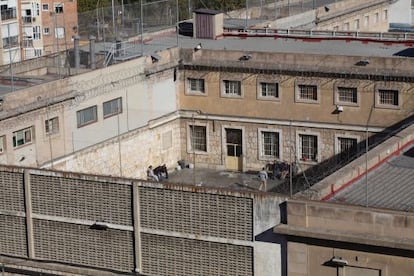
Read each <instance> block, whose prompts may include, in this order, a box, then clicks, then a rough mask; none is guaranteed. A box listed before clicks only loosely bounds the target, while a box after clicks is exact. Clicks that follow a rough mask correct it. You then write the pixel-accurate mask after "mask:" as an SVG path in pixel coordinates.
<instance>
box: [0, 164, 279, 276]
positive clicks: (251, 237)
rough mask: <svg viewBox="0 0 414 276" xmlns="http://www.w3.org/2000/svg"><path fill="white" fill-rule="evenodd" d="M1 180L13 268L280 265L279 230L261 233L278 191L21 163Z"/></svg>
mask: <svg viewBox="0 0 414 276" xmlns="http://www.w3.org/2000/svg"><path fill="white" fill-rule="evenodd" d="M0 188H1V190H2V191H3V192H2V193H1V194H0V199H1V200H0V222H1V223H0V242H1V244H2V246H1V247H0V255H1V257H0V263H5V267H6V269H7V268H9V267H14V268H20V269H23V268H24V269H27V270H35V271H36V270H37V271H38V270H40V269H42V270H43V271H44V270H46V271H53V272H55V273H56V274H60V273H71V272H72V273H74V274H78V275H105V274H106V273H107V271H108V270H110V271H111V272H113V273H119V272H123V273H132V272H139V273H142V274H144V275H183V274H185V275H207V274H215V275H252V274H253V273H254V274H257V275H269V276H270V275H281V273H280V271H281V269H280V255H281V254H280V246H279V245H278V244H277V240H274V239H273V240H266V239H261V240H260V241H256V237H257V236H260V235H262V234H263V233H261V232H260V229H262V228H263V226H265V228H272V226H274V225H275V224H273V225H272V224H269V222H275V220H276V219H277V218H278V212H279V208H277V207H278V206H277V205H278V203H279V202H281V201H283V200H285V199H284V198H280V197H278V196H277V195H270V194H267V195H263V194H260V195H259V194H256V193H240V192H236V191H228V190H217V189H207V188H195V187H192V186H180V185H174V184H170V183H159V182H157V183H150V182H147V181H142V180H137V179H126V178H111V177H104V176H97V175H83V174H74V173H68V172H57V171H46V170H37V169H28V168H19V167H0ZM269 208H271V209H272V210H268V209H269ZM96 222H103V223H104V225H105V227H107V228H106V230H105V231H103V230H98V229H96V228H94V227H95V226H96V225H95V226H93V225H94V224H95V223H96ZM266 230H267V229H266ZM255 231H258V232H255ZM263 232H265V231H263ZM4 255H7V256H12V257H10V258H5V257H4ZM114 256H117V257H116V258H114ZM23 259H24V260H23ZM37 260H40V262H37ZM269 261H271V262H272V264H271V265H268V263H267V262H269ZM6 272H7V270H6Z"/></svg>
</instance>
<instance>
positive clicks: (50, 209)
mask: <svg viewBox="0 0 414 276" xmlns="http://www.w3.org/2000/svg"><path fill="white" fill-rule="evenodd" d="M31 184H32V201H33V202H32V205H33V212H34V213H37V214H43V215H51V216H60V217H67V218H76V219H89V220H93V221H105V222H109V223H115V224H122V225H132V189H131V186H130V185H122V184H115V183H107V182H97V181H90V180H84V179H76V178H63V177H55V176H45V175H31Z"/></svg>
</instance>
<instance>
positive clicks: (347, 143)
mask: <svg viewBox="0 0 414 276" xmlns="http://www.w3.org/2000/svg"><path fill="white" fill-rule="evenodd" d="M337 139H338V140H337V143H338V154H339V157H340V158H341V160H349V159H351V158H352V157H353V156H354V155H355V154H356V153H357V144H358V141H357V139H355V138H348V137H338V138H337Z"/></svg>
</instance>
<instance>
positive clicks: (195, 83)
mask: <svg viewBox="0 0 414 276" xmlns="http://www.w3.org/2000/svg"><path fill="white" fill-rule="evenodd" d="M188 87H189V92H192V93H205V88H204V79H193V78H189V79H188Z"/></svg>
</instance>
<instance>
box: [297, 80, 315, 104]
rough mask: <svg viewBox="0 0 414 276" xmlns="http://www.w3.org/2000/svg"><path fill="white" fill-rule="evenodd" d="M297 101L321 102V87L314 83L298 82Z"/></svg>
mask: <svg viewBox="0 0 414 276" xmlns="http://www.w3.org/2000/svg"><path fill="white" fill-rule="evenodd" d="M296 101H297V102H306V103H318V102H319V89H318V86H317V85H314V84H298V85H296Z"/></svg>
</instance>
